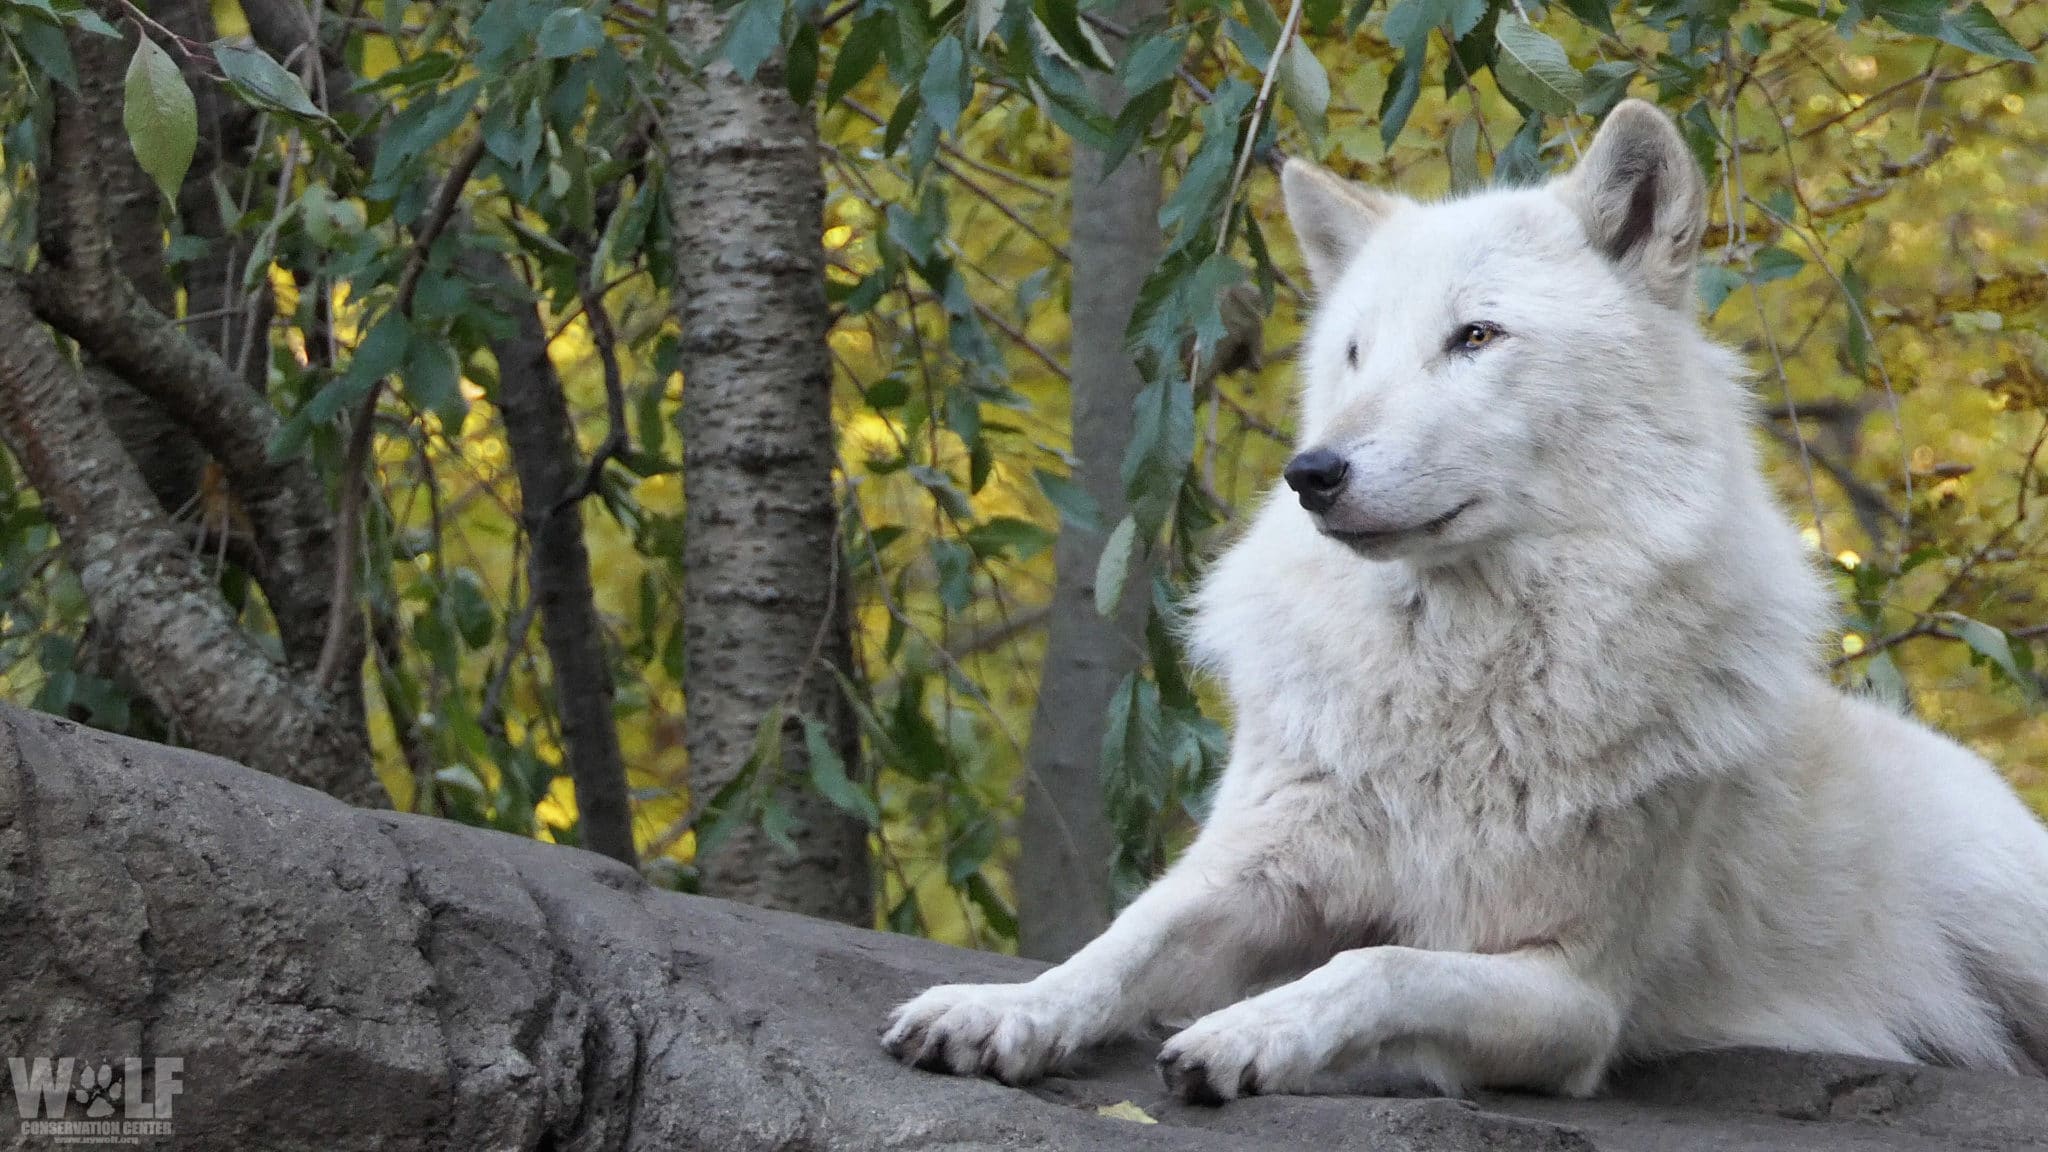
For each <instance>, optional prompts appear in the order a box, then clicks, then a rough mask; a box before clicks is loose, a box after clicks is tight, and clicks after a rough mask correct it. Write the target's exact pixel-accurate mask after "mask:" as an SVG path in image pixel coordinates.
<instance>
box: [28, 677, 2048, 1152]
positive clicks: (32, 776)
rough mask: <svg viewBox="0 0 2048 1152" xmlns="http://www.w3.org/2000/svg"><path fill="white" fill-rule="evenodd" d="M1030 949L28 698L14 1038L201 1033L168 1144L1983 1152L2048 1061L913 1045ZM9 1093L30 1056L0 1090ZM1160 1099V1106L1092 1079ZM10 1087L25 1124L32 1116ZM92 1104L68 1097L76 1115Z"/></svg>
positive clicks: (77, 1046)
mask: <svg viewBox="0 0 2048 1152" xmlns="http://www.w3.org/2000/svg"><path fill="white" fill-rule="evenodd" d="M1036 967H1037V966H1036V965H1033V964H1030V963H1028V962H1025V961H1020V960H1015V959H1010V958H1006V957H1001V956H991V955H986V954H978V953H969V952H961V951H958V950H955V949H951V948H945V947H942V946H940V945H936V944H932V943H930V942H928V941H923V940H915V939H910V938H907V937H897V936H884V935H880V934H877V933H874V932H868V931H863V930H857V929H853V928H847V927H843V926H840V925H835V924H829V923H825V922H822V921H817V920H807V919H804V918H801V917H796V916H790V915H785V914H781V913H776V912H769V911H763V910H759V909H755V908H751V907H747V906H745V905H739V904H731V903H727V902H724V901H718V900H708V899H703V898H698V897H689V896H679V895H675V894H671V893H665V892H661V891H659V890H656V889H653V888H650V887H649V886H647V885H646V884H645V883H643V882H642V881H641V879H640V878H639V876H638V875H637V874H635V873H633V872H632V871H631V870H629V869H626V868H624V867H622V866H620V865H618V864H615V863H613V862H611V861H609V860H605V859H603V858H602V857H598V856H595V855H592V854H590V853H586V852H580V851H576V850H574V849H568V848H561V847H557V846H553V845H547V844H542V843H539V842H535V841H529V840H521V839H517V838H515V837H511V836H507V835H503V834H501V833H495V832H486V831H482V830H478V829H473V828H465V827H460V826H457V825H453V824H448V823H444V822H440V821H435V820H429V819H426V818H422V817H415V816H404V815H396V814H393V813H388V812H374V811H366V810H362V809H352V808H348V807H346V806H344V805H342V804H339V803H337V802H335V801H334V800H332V799H330V798H328V797H325V796H322V795H319V794H316V793H313V792H311V791H308V790H306V789H303V788H299V787H296V786H294V785H291V784H289V783H286V782H284V781H280V780H277V779H275V778H273V777H268V776H263V775H259V774H256V773H253V772H250V771H248V770H246V769H243V768H239V767H237V766H235V765H232V764H228V763H226V762H224V761H221V760H217V759H214V758H212V757H209V756H204V755H201V754H198V753H193V752H184V751H174V750H171V749H167V748H160V747H156V746H154V745H148V744H143V743H140V742H137V741H133V740H127V739H123V738H121V737H116V736H110V735H107V734H104V733H99V732H94V731H91V730H89V729H84V728H80V727H78V726H77V725H74V724H70V723H68V722H65V721H62V720H57V719H53V718H51V717H47V716H39V715H34V714H30V713H25V712H20V711H17V710H13V709H8V708H4V707H0V971H4V972H5V973H7V978H6V979H5V980H4V981H0V1052H4V1053H5V1054H7V1055H10V1056H12V1055H17V1054H19V1055H22V1056H24V1057H34V1056H37V1055H45V1056H71V1057H74V1058H79V1059H83V1060H85V1061H89V1062H92V1063H94V1064H97V1063H98V1062H99V1061H100V1060H103V1059H104V1060H110V1061H112V1062H113V1063H114V1065H115V1066H116V1067H119V1065H120V1061H121V1059H122V1058H123V1057H126V1056H179V1057H183V1058H184V1060H185V1072H184V1094H183V1095H182V1096H180V1097H178V1098H177V1099H176V1101H175V1108H174V1111H173V1114H172V1116H171V1118H170V1122H171V1125H172V1129H173V1132H172V1137H171V1139H170V1140H169V1141H168V1142H166V1146H171V1147H177V1148H181V1149H195V1150H201V1152H211V1150H213V1149H222V1150H234V1152H240V1150H243V1149H252V1148H261V1149H266V1150H269V1152H315V1150H318V1152H350V1150H353V1149H365V1150H370V1149H376V1150H382V1152H408V1150H415V1149H417V1150H421V1152H426V1150H436V1152H438V1150H442V1149H465V1150H467V1149H508V1150H509V1149H533V1150H540V1149H552V1150H568V1149H575V1150H578V1152H609V1150H615V1149H648V1150H654V1149H663V1150H667V1149H706V1150H713V1149H715V1150H717V1152H753V1150H757V1149H758V1150H762V1152H768V1150H775V1152H792V1150H804V1152H841V1150H849V1152H850V1150H855V1149H898V1150H903V1149H935V1150H936V1149H970V1148H1034V1149H1047V1150H1066V1149H1073V1150H1081V1149H1089V1150H1094V1149H1104V1148H1116V1149H1132V1150H1137V1152H1167V1150H1172V1149H1183V1150H1189V1152H1196V1150H1201V1152H1207V1150H1216V1152H1221V1150H1226V1149H1262V1150H1273V1152H1277V1150H1281V1149H1290V1150H1302V1152H1310V1150H1313V1152H1331V1150H1346V1149H1356V1150H1360V1152H1364V1150H1367V1149H1370V1150H1373V1152H1424V1150H1428V1152H1477V1150H1481V1149H1485V1150H1490V1152H1586V1150H1590V1149H1601V1150H1610V1152H1625V1150H1633V1152H1708V1150H1714V1152H1722V1150H1736V1152H1765V1150H1776V1149H1792V1150H1799V1149H1806V1150H1814V1152H1833V1150H1842V1152H1849V1150H1856V1152H1906V1150H1908V1149H1928V1148H1970V1149H1976V1150H1979V1152H1996V1150H2003V1149H2024V1148H2042V1147H2043V1146H2044V1145H2048V1082H2043V1081H2039V1080H2020V1079H2006V1078H2000V1077H1995V1076H1982V1075H1968V1074H1963V1073H1955V1072H1945V1071H1941V1070H1937V1069H1930V1068H1911V1067H1903V1066H1897V1065H1888V1064H1880V1063H1875V1062H1871V1061H1861V1060H1848V1059H1840V1058H1832V1057H1813V1056H1792V1055H1785V1054H1780V1053H1768V1052H1734V1053H1725V1054H1719V1055H1713V1056H1701V1057H1694V1058H1689V1059H1685V1060H1680V1061H1677V1062H1674V1063H1671V1064H1668V1065H1664V1066H1660V1067H1656V1068H1650V1069H1644V1070H1640V1071H1637V1072H1634V1073H1631V1074H1629V1075H1628V1076H1625V1077H1623V1078H1622V1079H1621V1080H1620V1081H1619V1083H1618V1084H1617V1085H1616V1087H1615V1089H1614V1091H1613V1092H1612V1093H1610V1094H1609V1095H1608V1096H1607V1097H1606V1098H1604V1099H1600V1100H1594V1101H1559V1100H1548V1099H1542V1098H1535V1097H1525V1096H1484V1097H1481V1098H1479V1099H1477V1100H1474V1101H1456V1100H1441V1099H1395V1098H1386V1097H1360V1096H1351V1097H1258V1098H1253V1099H1250V1100H1244V1101H1240V1102H1238V1103H1235V1104H1232V1105H1230V1106H1228V1107H1225V1108H1220V1109H1205V1108H1190V1107H1186V1106H1181V1105H1176V1104H1172V1103H1169V1102H1167V1101H1166V1100H1165V1099H1164V1098H1163V1097H1164V1093H1163V1092H1162V1090H1161V1089H1160V1087H1159V1085H1158V1080H1157V1077H1156V1076H1155V1075H1154V1073H1153V1072H1152V1070H1151V1068H1150V1067H1149V1063H1150V1060H1149V1057H1150V1055H1151V1051H1152V1048H1151V1046H1150V1045H1133V1046H1131V1047H1130V1048H1127V1049H1125V1050H1122V1051H1120V1052H1117V1053H1112V1054H1109V1055H1107V1056H1106V1057H1105V1058H1103V1059H1102V1060H1101V1061H1100V1062H1099V1063H1098V1064H1097V1065H1096V1066H1095V1068H1094V1069H1093V1070H1091V1071H1090V1072H1089V1074H1088V1075H1086V1076H1084V1077H1080V1078H1072V1079H1056V1080H1052V1081H1048V1082H1047V1083H1045V1084H1043V1085H1040V1086H1039V1087H1038V1088H1036V1089H1034V1090H1032V1091H1020V1090H1017V1089H1011V1088H1004V1087H1002V1086H1000V1085H997V1084H995V1083H993V1082H990V1081H983V1080H963V1079H957V1078H952V1077H942V1076H934V1075H930V1074H928V1073H924V1072H917V1071H914V1070H911V1069H908V1068H905V1067H902V1066H901V1065H898V1064H896V1063H895V1062H894V1061H892V1060H890V1059H889V1058H888V1057H887V1056H885V1055H884V1054H883V1053H882V1051H881V1048H880V1045H879V1044H877V1043H876V1027H877V1024H878V1022H879V1020H880V1018H881V1015H882V1013H883V1011H884V1010H885V1009H886V1007H887V1005H889V1004H890V1003H892V1002H894V1001H897V1000H900V999H902V998H904V997H906V996H908V995H910V994H912V993H914V992H915V991H917V990H919V989H921V988H923V987H924V986H926V985H928V984H931V983H933V982H936V981H945V980H1012V979H1019V978H1023V977H1027V976H1028V975H1030V973H1031V972H1033V971H1034V970H1035V969H1036ZM11 1092H12V1087H11V1084H10V1083H9V1078H8V1077H0V1096H9V1095H10V1094H11ZM1121 1101H1130V1102H1132V1103H1134V1104H1136V1105H1137V1106H1139V1107H1140V1108H1143V1109H1144V1110H1145V1111H1146V1112H1148V1113H1149V1114H1150V1115H1151V1116H1153V1117H1154V1118H1156V1119H1157V1121H1158V1123H1156V1124H1140V1123H1134V1122H1132V1121H1128V1120H1121V1119H1113V1118H1110V1117H1105V1116H1103V1115H1101V1114H1099V1113H1098V1112H1097V1109H1098V1108H1100V1107H1103V1106H1105V1105H1111V1104H1115V1103H1118V1102H1121ZM16 1103H17V1102H16V1101H14V1100H12V1099H6V1100H0V1146H6V1147H27V1148H44V1147H48V1146H49V1142H48V1140H47V1139H46V1138H42V1137H27V1136H26V1135H25V1134H24V1133H22V1132H21V1130H20V1124H21V1116H20V1113H19V1111H18V1109H17V1107H16ZM82 1111H83V1110H82V1109H80V1108H78V1107H77V1106H75V1105H74V1106H72V1108H71V1111H70V1113H69V1116H70V1118H73V1119H77V1118H80V1117H81V1114H82Z"/></svg>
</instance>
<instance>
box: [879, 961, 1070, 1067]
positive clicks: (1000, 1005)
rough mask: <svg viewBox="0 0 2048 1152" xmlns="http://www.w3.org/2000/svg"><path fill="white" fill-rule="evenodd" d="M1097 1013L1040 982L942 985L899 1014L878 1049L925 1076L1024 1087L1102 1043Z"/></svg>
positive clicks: (890, 1021) (893, 1016) (904, 1007)
mask: <svg viewBox="0 0 2048 1152" xmlns="http://www.w3.org/2000/svg"><path fill="white" fill-rule="evenodd" d="M1102 1009H1103V1006H1101V1005H1098V1004H1096V1003H1094V1002H1093V1000H1092V998H1090V997H1086V996H1082V995H1077V994H1074V993H1071V992H1064V991H1060V990H1057V989H1053V988H1046V987H1042V986H1041V984H1040V983H1038V982H1033V983H1030V984H944V985H941V986H939V987H937V988H933V989H930V990H929V991H927V992H925V993H924V994H923V995H922V996H919V997H917V998H916V999H914V1000H912V1001H910V1002H909V1003H908V1004H905V1005H903V1006H902V1007H900V1008H898V1009H896V1011H895V1012H894V1013H893V1014H892V1015H891V1016H890V1017H889V1028H888V1031H887V1032H885V1033H884V1034H883V1036H882V1046H883V1047H884V1048H887V1049H888V1050H889V1054H890V1055H892V1056H894V1057H896V1058H897V1059H898V1060H901V1061H903V1062H904V1063H906V1064H912V1065H915V1066H917V1067H919V1068H923V1069H926V1070H928V1071H932V1072H951V1073H954V1074H955V1075H960V1076H971V1075H976V1074H979V1075H985V1076H994V1077H995V1078H996V1079H998V1080H1001V1081H1002V1082H1003V1083H1005V1084H1021V1083H1024V1082H1026V1081H1030V1080H1036V1079H1038V1078H1039V1077H1041V1076H1043V1075H1045V1073H1046V1072H1047V1071H1048V1070H1049V1069H1052V1068H1057V1067H1058V1066H1059V1065H1061V1064H1063V1063H1065V1062H1066V1060H1067V1059H1068V1058H1070V1057H1071V1056H1073V1055H1074V1053H1075V1052H1077V1051H1078V1050H1080V1049H1081V1048H1084V1047H1086V1046H1087V1045H1089V1044H1092V1043H1094V1042H1096V1041H1097V1040H1100V1039H1102V1038H1103V1037H1102V1024H1101V1022H1102V1020H1103V1018H1104V1012H1103V1010H1102Z"/></svg>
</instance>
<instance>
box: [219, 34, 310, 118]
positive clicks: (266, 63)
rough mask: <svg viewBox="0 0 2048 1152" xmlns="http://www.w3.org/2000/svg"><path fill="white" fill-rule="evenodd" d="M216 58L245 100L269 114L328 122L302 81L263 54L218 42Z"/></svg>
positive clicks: (230, 41) (240, 45) (223, 72)
mask: <svg viewBox="0 0 2048 1152" xmlns="http://www.w3.org/2000/svg"><path fill="white" fill-rule="evenodd" d="M213 58H214V59H215V60H217V61H219V62H220V70H221V74H222V75H224V76H226V77H227V78H228V83H229V84H231V85H233V86H234V89H235V91H236V93H238V94H239V95H240V96H241V97H242V99H243V100H245V101H247V102H248V103H250V104H252V105H254V106H256V107H258V108H261V109H264V110H265V111H269V112H283V113H285V114H287V115H290V116H298V117H302V118H304V119H307V120H325V119H327V117H326V115H325V114H323V113H322V112H321V111H320V109H319V108H317V107H315V106H314V104H313V101H312V100H311V98H309V97H308V96H307V95H306V90H305V89H304V88H302V87H300V86H299V78H298V77H296V76H294V75H292V74H291V73H290V72H287V71H285V69H284V65H282V64H279V63H278V62H277V61H275V60H272V59H271V58H270V57H269V56H268V55H266V54H265V53H264V52H263V51H261V50H260V49H257V48H252V47H249V46H247V45H244V44H237V43H235V42H234V41H232V40H215V41H214V42H213Z"/></svg>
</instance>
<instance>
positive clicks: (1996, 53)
mask: <svg viewBox="0 0 2048 1152" xmlns="http://www.w3.org/2000/svg"><path fill="white" fill-rule="evenodd" d="M1935 35H1937V36H1939V37H1940V38H1941V39H1943V40H1945V41H1947V42H1948V43H1950V44H1953V45H1955V46H1956V47H1958V48H1963V49H1967V50H1969V51H1971V52H1975V53H1977V54H1978V55H1979V56H1992V57H1996V58H1997V59H2000V60H2016V61H2019V62H2020V63H2023V64H2031V63H2033V62H2034V54H2033V53H2031V52H2029V51H2027V50H2026V49H2025V48H2022V47H2020V42H2019V41H2017V40H2015V39H2013V38H2012V33H2010V32H2008V31H2006V30H2005V25H2003V24H2000V23H1999V22H1998V17H1996V16H1993V15H1992V14H1991V10H1990V9H1989V8H1986V7H1984V5H1983V4H1982V3H1981V2H1979V3H1972V4H1971V5H1970V6H1969V7H1967V8H1964V9H1961V10H1959V11H1955V12H1950V13H1947V14H1945V15H1943V16H1942V18H1941V29H1940V31H1938V32H1936V33H1935Z"/></svg>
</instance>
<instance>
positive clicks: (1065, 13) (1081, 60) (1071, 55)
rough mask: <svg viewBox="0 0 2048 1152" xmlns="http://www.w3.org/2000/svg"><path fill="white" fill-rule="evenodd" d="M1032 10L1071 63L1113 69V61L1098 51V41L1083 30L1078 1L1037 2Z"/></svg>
mask: <svg viewBox="0 0 2048 1152" xmlns="http://www.w3.org/2000/svg"><path fill="white" fill-rule="evenodd" d="M1031 7H1032V10H1033V11H1034V12H1036V13H1038V18H1039V20H1040V21H1041V22H1043V24H1044V26H1045V30H1046V31H1047V32H1048V33H1050V34H1051V36H1052V39H1053V43H1055V44H1057V45H1059V47H1060V50H1061V51H1063V52H1065V53H1066V55H1067V58H1068V59H1069V60H1072V61H1073V62H1074V63H1075V64H1076V65H1079V66H1081V67H1084V68H1098V69H1104V70H1106V69H1108V68H1109V61H1107V60H1105V59H1103V58H1102V55H1101V54H1100V53H1099V52H1097V51H1096V50H1095V38H1094V37H1093V36H1091V35H1089V34H1088V31H1087V30H1086V29H1085V28H1083V27H1081V9H1080V5H1079V4H1078V3H1077V0H1035V2H1034V3H1033V4H1032V6H1031Z"/></svg>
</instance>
